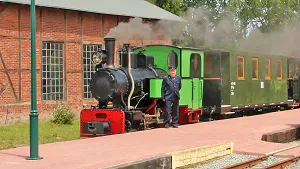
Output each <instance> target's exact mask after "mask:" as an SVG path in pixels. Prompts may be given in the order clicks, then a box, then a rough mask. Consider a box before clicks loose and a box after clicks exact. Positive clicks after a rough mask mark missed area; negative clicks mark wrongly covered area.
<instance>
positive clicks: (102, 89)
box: [81, 38, 167, 136]
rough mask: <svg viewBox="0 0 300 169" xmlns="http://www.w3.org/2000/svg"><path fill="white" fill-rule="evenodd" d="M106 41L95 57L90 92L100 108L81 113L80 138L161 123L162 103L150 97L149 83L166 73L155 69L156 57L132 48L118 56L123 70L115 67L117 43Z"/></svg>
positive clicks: (122, 50)
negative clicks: (94, 69)
mask: <svg viewBox="0 0 300 169" xmlns="http://www.w3.org/2000/svg"><path fill="white" fill-rule="evenodd" d="M104 41H105V50H101V49H99V50H98V51H97V52H95V53H93V54H92V58H93V62H94V63H95V64H96V71H95V73H94V74H93V76H92V78H91V81H90V90H91V93H92V96H93V97H94V98H95V99H96V100H97V101H98V105H97V106H92V108H91V109H84V110H82V111H81V119H82V120H81V121H82V122H81V123H82V124H81V135H82V136H86V135H101V134H118V133H124V132H125V131H129V130H140V129H145V128H147V126H148V127H149V125H151V124H158V123H160V122H162V120H160V116H161V113H162V111H161V110H160V109H159V107H160V106H159V105H160V104H158V103H159V101H160V99H158V100H159V101H158V100H156V99H151V98H150V97H149V90H150V79H154V78H158V79H159V78H163V77H164V76H165V75H167V72H165V71H164V70H163V69H159V68H155V65H154V57H153V56H151V55H145V54H143V53H141V52H140V53H135V52H133V51H132V50H133V49H131V47H130V46H129V45H124V46H123V48H122V49H119V50H118V51H117V52H116V53H118V55H119V57H120V58H121V66H119V67H118V66H114V55H115V39H114V38H105V39H104ZM157 101H158V102H157ZM109 103H111V104H109Z"/></svg>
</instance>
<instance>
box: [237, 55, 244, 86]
mask: <svg viewBox="0 0 300 169" xmlns="http://www.w3.org/2000/svg"><path fill="white" fill-rule="evenodd" d="M237 76H238V80H244V79H245V63H244V56H238V62H237Z"/></svg>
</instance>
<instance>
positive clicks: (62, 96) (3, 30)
mask: <svg viewBox="0 0 300 169" xmlns="http://www.w3.org/2000/svg"><path fill="white" fill-rule="evenodd" d="M29 4H30V0H8V1H7V0H6V1H0V52H1V55H0V61H1V62H0V125H3V124H10V123H12V122H13V121H18V120H20V119H21V120H23V119H28V114H29V112H30V92H31V91H30V6H29ZM36 5H37V7H36V24H37V30H36V32H37V33H36V38H37V40H36V44H37V102H38V112H39V113H40V117H41V118H43V117H46V116H47V115H49V112H51V111H52V109H53V106H54V105H56V104H57V103H61V102H63V103H67V104H68V105H70V106H71V107H72V109H73V110H74V113H76V114H79V112H80V110H81V108H82V105H83V104H88V105H89V104H95V103H96V102H95V99H93V98H92V97H91V94H90V91H89V89H88V81H89V79H90V78H91V73H92V72H93V65H92V64H91V58H90V56H91V52H93V51H95V50H97V47H98V45H99V44H102V42H103V37H105V36H106V35H107V33H108V32H109V30H110V29H111V28H114V27H115V26H117V25H118V23H120V22H128V20H129V18H132V17H141V18H147V22H155V21H157V20H158V19H166V20H178V21H179V20H180V19H181V18H179V17H177V16H175V15H173V14H171V13H169V12H167V11H165V10H163V9H161V8H158V7H156V6H154V5H152V4H150V3H148V2H146V1H144V0H109V1H107V0H85V1H73V0H60V1H59V0H52V1H49V0H36ZM135 6H136V8H135ZM149 20H150V21H149ZM129 43H130V44H131V45H134V46H138V45H141V41H133V40H131V41H129ZM170 43H171V42H170V41H165V40H154V41H145V42H143V44H170ZM117 47H118V45H116V48H117ZM115 60H117V59H115Z"/></svg>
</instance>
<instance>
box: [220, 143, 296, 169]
mask: <svg viewBox="0 0 300 169" xmlns="http://www.w3.org/2000/svg"><path fill="white" fill-rule="evenodd" d="M297 147H300V145H295V146H290V147H287V148H284V149H280V150H277V151H273V152H270V153H267V154H266V155H263V156H261V157H258V158H255V159H252V160H248V161H244V162H241V163H238V164H234V165H231V166H228V167H224V168H222V169H244V168H248V167H253V166H255V165H256V164H259V163H260V162H262V161H265V160H267V159H268V158H269V157H270V156H272V155H274V154H277V153H279V152H283V151H286V150H290V149H293V148H297ZM297 157H298V156H297ZM288 160H292V159H288ZM285 161H287V160H285Z"/></svg>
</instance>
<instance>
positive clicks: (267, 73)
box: [265, 58, 271, 80]
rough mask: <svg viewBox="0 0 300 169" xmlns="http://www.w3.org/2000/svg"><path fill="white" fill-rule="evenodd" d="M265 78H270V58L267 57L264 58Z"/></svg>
mask: <svg viewBox="0 0 300 169" xmlns="http://www.w3.org/2000/svg"><path fill="white" fill-rule="evenodd" d="M265 78H266V80H270V79H271V59H270V58H267V59H266V74H265Z"/></svg>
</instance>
